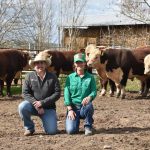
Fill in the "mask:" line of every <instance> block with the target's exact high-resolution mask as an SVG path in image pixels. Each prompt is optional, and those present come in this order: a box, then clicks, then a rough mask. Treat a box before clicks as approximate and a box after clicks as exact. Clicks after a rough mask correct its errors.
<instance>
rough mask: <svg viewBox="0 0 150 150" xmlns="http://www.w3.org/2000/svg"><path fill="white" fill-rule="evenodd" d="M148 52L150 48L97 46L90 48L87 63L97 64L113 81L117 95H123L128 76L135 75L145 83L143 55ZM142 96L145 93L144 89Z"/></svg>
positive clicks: (146, 77)
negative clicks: (130, 48)
mask: <svg viewBox="0 0 150 150" xmlns="http://www.w3.org/2000/svg"><path fill="white" fill-rule="evenodd" d="M148 53H150V49H144V48H143V49H142V50H141V49H140V48H138V49H135V50H132V51H131V50H129V49H113V48H106V49H103V50H100V49H99V48H93V49H91V51H90V53H89V54H88V59H89V60H88V62H87V64H88V65H92V66H95V65H99V70H100V71H102V72H103V73H104V77H108V78H109V79H111V80H112V81H114V82H115V84H116V87H117V97H119V96H120V95H121V98H124V97H125V86H126V83H127V79H128V78H133V77H137V78H138V79H139V80H141V81H142V82H145V83H147V80H148V78H149V77H148V76H147V75H144V57H145V56H146V55H147V54H148ZM142 94H143V96H144V95H146V94H147V91H144V92H143V93H142Z"/></svg>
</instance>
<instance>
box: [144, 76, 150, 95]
mask: <svg viewBox="0 0 150 150" xmlns="http://www.w3.org/2000/svg"><path fill="white" fill-rule="evenodd" d="M143 82H144V84H143V85H144V87H143V89H144V90H143V92H142V97H146V96H147V94H148V91H149V87H150V79H146V80H145V81H143ZM143 82H142V83H143Z"/></svg>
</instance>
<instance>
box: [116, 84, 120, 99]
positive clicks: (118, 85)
mask: <svg viewBox="0 0 150 150" xmlns="http://www.w3.org/2000/svg"><path fill="white" fill-rule="evenodd" d="M116 88H117V91H116V97H117V98H119V96H120V94H121V87H120V84H116Z"/></svg>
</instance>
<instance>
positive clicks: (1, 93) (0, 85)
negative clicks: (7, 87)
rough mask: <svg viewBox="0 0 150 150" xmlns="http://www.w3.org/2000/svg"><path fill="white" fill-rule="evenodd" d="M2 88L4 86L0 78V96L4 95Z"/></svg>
mask: <svg viewBox="0 0 150 150" xmlns="http://www.w3.org/2000/svg"><path fill="white" fill-rule="evenodd" d="M3 88H4V81H3V80H1V79H0V96H4V94H3Z"/></svg>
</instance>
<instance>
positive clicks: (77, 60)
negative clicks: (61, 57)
mask: <svg viewBox="0 0 150 150" xmlns="http://www.w3.org/2000/svg"><path fill="white" fill-rule="evenodd" d="M74 62H85V61H84V60H83V59H76V60H74Z"/></svg>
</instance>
